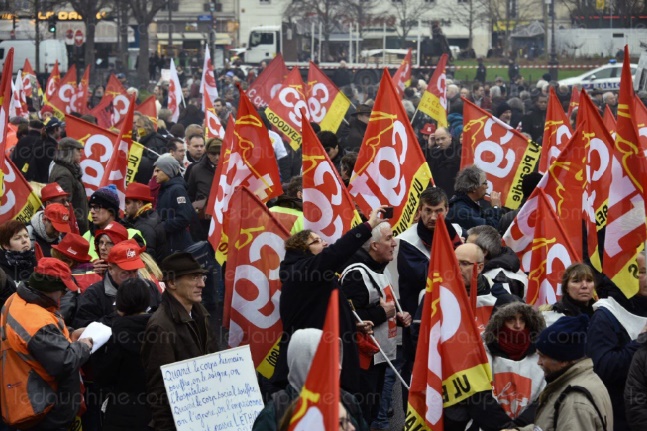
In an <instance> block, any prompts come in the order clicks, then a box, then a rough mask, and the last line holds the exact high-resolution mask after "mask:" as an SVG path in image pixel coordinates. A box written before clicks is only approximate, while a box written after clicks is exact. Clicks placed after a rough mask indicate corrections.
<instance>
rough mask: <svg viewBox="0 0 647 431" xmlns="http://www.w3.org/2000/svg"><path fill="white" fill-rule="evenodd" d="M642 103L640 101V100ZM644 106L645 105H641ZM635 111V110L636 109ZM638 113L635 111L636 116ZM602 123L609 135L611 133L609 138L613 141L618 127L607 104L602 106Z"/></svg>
mask: <svg viewBox="0 0 647 431" xmlns="http://www.w3.org/2000/svg"><path fill="white" fill-rule="evenodd" d="M641 104H642V102H641ZM643 106H645V105H643ZM636 111H637V110H636ZM638 117H639V115H638V113H637V112H636V118H638ZM602 123H603V124H604V128H605V129H607V132H609V135H611V138H612V139H613V140H614V141H615V139H616V130H617V128H618V126H617V124H616V117H614V116H613V112H611V109H610V108H609V105H605V107H604V115H603V116H602Z"/></svg>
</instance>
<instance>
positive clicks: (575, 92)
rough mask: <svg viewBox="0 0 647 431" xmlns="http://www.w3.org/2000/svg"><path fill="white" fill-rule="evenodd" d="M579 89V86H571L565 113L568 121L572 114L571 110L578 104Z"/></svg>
mask: <svg viewBox="0 0 647 431" xmlns="http://www.w3.org/2000/svg"><path fill="white" fill-rule="evenodd" d="M580 91H581V88H579V86H574V87H573V88H571V101H570V102H568V112H567V113H566V116H567V117H568V119H569V121H570V119H571V115H572V114H573V110H574V109H575V108H577V107H579V106H580Z"/></svg>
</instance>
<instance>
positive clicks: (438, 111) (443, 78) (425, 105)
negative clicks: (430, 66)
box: [418, 54, 447, 127]
mask: <svg viewBox="0 0 647 431" xmlns="http://www.w3.org/2000/svg"><path fill="white" fill-rule="evenodd" d="M446 67H447V54H443V55H441V56H440V60H438V64H437V65H436V69H435V70H434V74H433V75H431V79H430V80H429V85H428V86H427V88H426V89H425V91H424V92H423V93H422V97H421V98H420V103H419V104H418V109H419V110H420V111H421V112H422V113H424V114H426V115H428V116H430V117H431V118H433V119H434V120H436V122H437V123H438V126H439V127H447V75H446V74H445V68H446Z"/></svg>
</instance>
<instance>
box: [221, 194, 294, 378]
mask: <svg viewBox="0 0 647 431" xmlns="http://www.w3.org/2000/svg"><path fill="white" fill-rule="evenodd" d="M227 230H228V236H229V241H230V244H231V247H230V249H229V255H228V256H227V273H226V276H225V292H226V296H225V308H224V316H223V326H224V327H226V328H229V347H238V346H241V345H244V344H249V346H250V349H251V352H252V359H253V360H254V366H255V367H256V368H257V370H258V371H259V372H260V373H261V374H263V375H264V376H265V377H266V378H270V377H271V376H272V374H273V372H274V366H273V365H272V364H273V363H274V357H273V356H272V355H271V352H272V351H273V350H274V349H276V348H277V342H278V341H279V340H280V338H281V333H282V330H283V326H282V324H281V316H280V315H279V299H280V297H281V280H280V278H279V266H280V264H281V261H282V260H283V257H284V256H285V247H284V243H285V240H286V239H287V238H288V237H289V236H290V234H289V232H288V231H287V230H286V229H285V228H284V227H283V225H282V224H281V223H280V222H279V221H277V220H276V219H275V218H274V217H273V216H272V214H271V213H270V211H269V209H268V208H267V206H265V204H264V203H263V202H262V201H261V200H260V199H259V198H258V196H256V195H255V194H254V193H252V192H251V191H250V190H249V189H248V188H247V187H237V188H236V191H235V192H234V194H233V195H232V197H231V208H230V209H229V224H228V229H227ZM252 340H254V342H252Z"/></svg>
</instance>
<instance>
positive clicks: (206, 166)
mask: <svg viewBox="0 0 647 431" xmlns="http://www.w3.org/2000/svg"><path fill="white" fill-rule="evenodd" d="M215 174H216V165H214V164H213V163H211V160H209V157H207V155H206V154H205V155H204V157H202V159H200V161H199V162H197V163H196V164H195V166H193V168H192V169H191V172H190V176H189V177H187V176H186V175H185V178H186V180H187V184H188V187H187V191H188V193H189V198H190V199H191V202H195V201H199V200H200V199H208V198H209V192H210V191H211V183H212V182H213V176H214V175H215Z"/></svg>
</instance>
